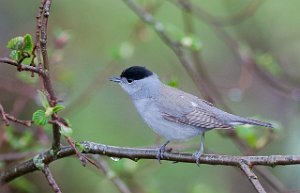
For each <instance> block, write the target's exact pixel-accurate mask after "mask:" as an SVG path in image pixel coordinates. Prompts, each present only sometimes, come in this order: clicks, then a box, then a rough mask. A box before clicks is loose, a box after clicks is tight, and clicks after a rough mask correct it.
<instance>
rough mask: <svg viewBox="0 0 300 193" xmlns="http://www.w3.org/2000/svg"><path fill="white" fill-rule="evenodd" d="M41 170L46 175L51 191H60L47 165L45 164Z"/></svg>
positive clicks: (58, 192) (59, 192) (57, 192)
mask: <svg viewBox="0 0 300 193" xmlns="http://www.w3.org/2000/svg"><path fill="white" fill-rule="evenodd" d="M42 171H43V173H44V174H45V177H46V179H47V181H48V183H49V185H50V186H51V188H52V189H53V191H54V192H56V193H61V190H60V188H59V186H58V185H57V183H56V181H55V180H54V178H53V176H52V173H51V171H50V169H49V167H48V165H45V166H44V169H43V170H42Z"/></svg>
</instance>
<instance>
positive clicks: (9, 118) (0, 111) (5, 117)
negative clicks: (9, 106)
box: [0, 104, 32, 127]
mask: <svg viewBox="0 0 300 193" xmlns="http://www.w3.org/2000/svg"><path fill="white" fill-rule="evenodd" d="M0 114H1V116H2V119H3V121H4V123H5V125H6V126H9V125H10V123H9V121H12V122H15V123H19V124H21V125H25V126H27V127H29V126H31V123H32V121H31V120H20V119H17V118H16V117H14V116H11V115H9V114H7V113H6V112H5V111H4V109H3V106H2V105H1V104H0Z"/></svg>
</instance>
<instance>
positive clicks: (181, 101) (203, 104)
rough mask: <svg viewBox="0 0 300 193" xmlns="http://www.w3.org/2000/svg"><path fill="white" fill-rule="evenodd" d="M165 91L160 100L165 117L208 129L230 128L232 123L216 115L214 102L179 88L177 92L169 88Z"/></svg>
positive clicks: (160, 107) (161, 110) (160, 106)
mask: <svg viewBox="0 0 300 193" xmlns="http://www.w3.org/2000/svg"><path fill="white" fill-rule="evenodd" d="M168 89H174V88H168ZM164 93H165V94H164ZM164 93H163V94H162V95H161V99H160V100H158V102H159V103H160V104H159V105H158V107H159V109H160V112H161V113H162V117H163V118H164V119H166V120H168V121H172V122H176V123H181V124H187V125H191V126H195V127H200V128H206V129H212V128H230V125H228V124H226V123H224V122H223V121H221V120H219V119H218V118H216V117H215V116H214V113H213V109H214V108H215V107H214V106H213V104H211V103H209V102H207V101H205V100H202V99H200V98H198V97H196V96H193V95H191V94H188V93H184V92H183V91H180V90H177V89H176V92H172V91H168V90H167V91H166V92H164ZM174 99H175V100H174Z"/></svg>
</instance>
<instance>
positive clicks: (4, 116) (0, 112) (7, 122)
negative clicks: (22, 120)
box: [0, 104, 9, 126]
mask: <svg viewBox="0 0 300 193" xmlns="http://www.w3.org/2000/svg"><path fill="white" fill-rule="evenodd" d="M0 114H1V116H2V119H3V121H4V123H5V125H6V126H9V121H8V119H7V116H6V113H5V111H4V109H3V106H2V105H1V104H0Z"/></svg>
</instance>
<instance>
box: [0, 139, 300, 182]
mask: <svg viewBox="0 0 300 193" xmlns="http://www.w3.org/2000/svg"><path fill="white" fill-rule="evenodd" d="M81 144H82V145H83V146H84V153H87V154H99V155H105V156H109V157H118V158H128V159H131V160H134V161H138V160H140V159H152V160H155V161H156V159H157V149H156V148H155V149H144V148H126V147H116V146H109V145H104V144H97V143H94V142H88V141H86V142H82V143H81ZM74 154H75V151H74V149H73V148H72V147H70V146H64V147H61V149H60V150H59V151H58V152H57V154H56V155H53V152H52V150H49V151H46V152H45V153H42V155H41V156H40V157H43V162H44V163H45V164H49V163H51V162H53V161H55V160H57V159H61V158H63V157H68V156H71V155H74ZM161 160H168V161H172V162H182V163H193V164H194V163H195V161H196V160H195V158H194V156H193V155H192V154H187V153H172V152H165V153H164V154H163V158H162V159H161ZM241 161H243V162H246V163H248V165H251V166H255V165H263V166H270V167H275V166H279V165H281V166H284V165H299V164H300V156H299V155H270V156H230V155H217V154H204V155H203V156H202V157H201V159H200V164H207V165H223V166H234V167H240V162H241ZM36 170H38V169H37V168H36V166H35V164H34V162H33V160H32V159H31V160H28V161H25V162H23V163H21V164H19V165H17V166H15V167H13V168H11V169H9V170H7V171H2V172H1V173H0V182H2V183H6V182H9V181H11V180H13V179H15V178H17V177H19V176H22V175H24V174H26V173H29V172H33V171H36Z"/></svg>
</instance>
